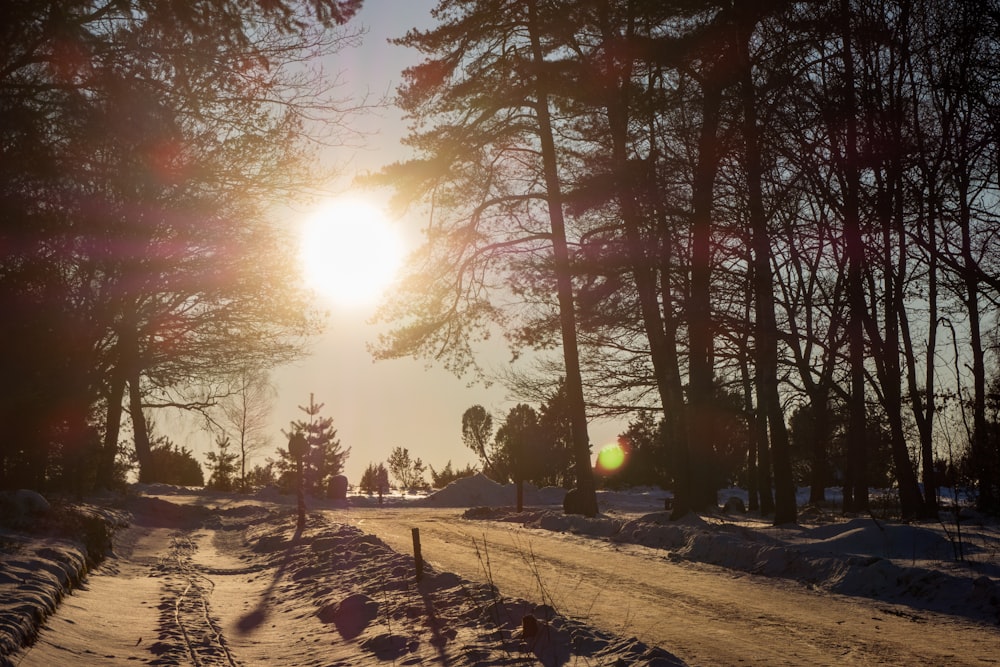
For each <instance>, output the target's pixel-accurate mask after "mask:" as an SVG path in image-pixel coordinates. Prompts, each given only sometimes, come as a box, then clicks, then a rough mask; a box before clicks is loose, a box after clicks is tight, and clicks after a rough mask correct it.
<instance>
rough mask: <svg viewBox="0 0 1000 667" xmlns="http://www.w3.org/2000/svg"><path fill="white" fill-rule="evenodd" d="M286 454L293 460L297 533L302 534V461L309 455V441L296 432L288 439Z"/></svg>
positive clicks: (304, 511) (304, 516)
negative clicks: (296, 501)
mask: <svg viewBox="0 0 1000 667" xmlns="http://www.w3.org/2000/svg"><path fill="white" fill-rule="evenodd" d="M288 453H289V454H290V455H291V456H292V458H294V459H295V473H296V474H295V486H296V487H297V495H298V505H299V520H298V523H297V528H298V532H299V533H302V531H303V530H305V527H306V493H305V479H303V474H302V473H303V470H302V469H303V465H302V460H303V459H304V458H305V456H306V454H308V453H309V441H308V440H306V438H305V436H304V435H302V433H300V432H298V431H296V432H295V433H292V434H291V435H290V436H289V437H288Z"/></svg>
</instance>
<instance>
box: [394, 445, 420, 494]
mask: <svg viewBox="0 0 1000 667" xmlns="http://www.w3.org/2000/svg"><path fill="white" fill-rule="evenodd" d="M387 463H388V469H389V473H390V474H391V475H392V476H393V477H395V478H396V483H397V484H398V485H399V488H400V489H401V490H403V491H421V490H423V489H425V488H426V487H427V482H426V481H425V480H424V472H426V470H427V467H426V466H425V465H424V463H423V461H421V460H420V459H419V458H416V459H411V458H410V450H409V449H407V448H405V447H395V448H393V450H392V452H391V453H390V454H389V460H388V461H387Z"/></svg>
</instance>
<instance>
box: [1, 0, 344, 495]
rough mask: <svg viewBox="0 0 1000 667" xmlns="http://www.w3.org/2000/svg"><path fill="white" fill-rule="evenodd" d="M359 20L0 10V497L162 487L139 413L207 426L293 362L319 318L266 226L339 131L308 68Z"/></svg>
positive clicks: (120, 5)
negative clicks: (187, 414) (232, 399)
mask: <svg viewBox="0 0 1000 667" xmlns="http://www.w3.org/2000/svg"><path fill="white" fill-rule="evenodd" d="M359 6H360V0H302V1H301V2H300V1H299V0H276V1H275V0H268V1H267V2H263V1H260V2H258V1H256V0H207V1H206V2H200V3H198V4H197V5H194V4H191V3H184V2H155V1H147V0H125V1H124V2H123V1H119V0H97V1H96V2H79V1H76V0H54V1H53V2H44V3H38V2H28V1H15V2H6V3H4V5H3V8H4V20H3V25H2V26H0V39H2V43H3V46H2V47H0V209H2V214H0V253H2V256H0V377H3V383H2V386H0V487H9V486H29V487H34V488H38V489H48V488H53V487H66V486H67V482H66V480H67V479H70V478H74V477H77V479H74V480H73V484H74V485H76V486H78V487H79V486H85V487H88V488H93V487H95V486H97V487H108V486H112V485H114V484H115V483H120V482H121V480H122V479H123V472H124V470H125V467H123V465H122V464H123V463H128V462H129V461H130V460H131V459H132V456H133V455H134V460H135V461H136V462H137V464H138V467H139V477H140V480H142V481H152V480H154V479H158V478H159V479H162V478H163V477H164V476H165V474H166V473H165V472H164V471H163V470H160V472H158V468H162V461H161V459H162V456H161V454H163V453H164V452H165V451H169V452H173V453H176V452H177V451H186V450H184V449H183V448H182V449H181V450H174V449H173V448H172V447H171V448H169V449H168V450H163V449H162V448H160V447H158V445H157V442H158V436H157V435H156V434H155V433H152V432H151V428H150V424H151V420H150V416H149V415H150V413H151V411H154V410H156V409H158V408H162V407H174V408H182V409H189V410H196V411H202V412H205V413H207V412H208V411H210V410H212V409H214V408H215V407H216V406H217V405H219V403H220V401H221V400H223V399H224V398H225V397H227V396H234V395H237V394H239V393H240V392H241V391H245V390H246V385H245V384H244V383H243V380H244V379H245V378H247V377H253V376H254V374H256V373H258V372H260V371H261V370H264V369H266V368H268V367H271V366H273V365H275V364H279V363H282V362H284V361H287V360H290V359H292V358H295V357H297V356H298V355H300V354H301V353H302V352H303V347H302V345H303V340H304V337H305V336H306V335H308V334H309V333H311V332H314V331H316V329H317V326H318V322H319V318H318V317H317V316H316V314H314V313H312V312H311V311H310V309H309V307H308V306H307V302H306V299H305V296H304V295H303V294H302V293H301V292H300V290H299V288H298V287H297V284H298V283H297V280H296V272H295V261H294V257H293V256H292V252H293V244H292V243H291V242H290V239H289V238H288V235H287V233H286V231H284V230H283V229H282V228H280V227H278V226H277V225H276V224H275V223H274V221H273V220H272V219H271V218H269V217H268V211H269V210H271V209H272V207H273V206H274V205H275V204H276V203H278V202H281V201H284V200H286V198H287V197H288V196H289V195H291V194H293V193H303V192H306V191H309V190H311V189H312V188H313V187H315V184H316V182H317V180H316V179H317V178H318V177H320V176H321V175H320V174H318V173H317V171H316V170H315V169H314V168H313V166H312V164H313V163H312V157H313V150H314V148H316V146H317V144H318V143H324V142H331V141H336V139H337V136H338V133H339V132H342V131H343V130H344V127H343V125H342V120H343V117H344V112H343V111H342V110H340V109H339V107H338V104H337V103H336V102H335V98H334V97H333V95H332V91H331V89H330V84H329V81H328V80H327V79H326V78H325V77H324V76H323V73H322V72H321V71H320V70H318V69H317V67H316V66H315V65H316V63H318V60H310V59H313V58H316V59H318V58H320V57H321V56H323V55H327V54H330V53H333V52H335V51H336V50H337V49H338V48H339V47H341V46H343V45H344V44H345V43H347V42H348V41H350V39H351V38H352V36H351V35H350V33H348V32H345V31H344V30H343V29H340V28H337V26H338V25H339V24H342V23H343V22H344V21H346V20H347V19H348V18H349V17H350V16H352V15H353V14H354V13H355V12H356V10H357V9H358V7H359ZM318 118H322V119H324V120H326V121H328V122H327V123H326V124H317V123H315V120H316V119H318ZM234 416H235V413H234ZM235 444H236V445H237V447H238V448H239V450H240V452H239V453H240V456H241V461H240V462H239V465H240V471H239V472H240V476H241V477H243V478H245V477H246V475H247V474H248V471H246V470H245V467H244V462H245V454H246V452H247V451H248V449H247V448H248V447H253V446H254V443H253V442H249V441H244V440H242V439H241V440H240V441H238V442H236V443H235ZM223 456H224V457H225V456H229V455H228V454H226V455H223ZM160 473H163V474H160ZM83 475H86V476H87V478H86V479H79V477H80V476H83Z"/></svg>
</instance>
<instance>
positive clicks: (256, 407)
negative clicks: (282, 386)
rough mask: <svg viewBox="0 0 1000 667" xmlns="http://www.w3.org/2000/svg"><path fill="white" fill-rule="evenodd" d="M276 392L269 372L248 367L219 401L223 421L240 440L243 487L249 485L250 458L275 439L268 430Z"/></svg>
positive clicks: (220, 423) (235, 438)
mask: <svg viewBox="0 0 1000 667" xmlns="http://www.w3.org/2000/svg"><path fill="white" fill-rule="evenodd" d="M276 395H277V391H276V389H275V387H274V385H273V384H271V381H270V379H269V378H268V375H267V374H266V373H264V372H261V371H253V370H247V371H244V372H242V373H240V374H239V375H238V376H237V377H236V378H234V379H233V380H232V382H231V384H230V393H229V394H228V395H226V396H224V397H223V398H222V399H220V401H219V412H220V413H221V414H220V419H219V425H220V427H221V428H222V430H223V432H224V433H225V434H226V435H227V436H229V437H230V438H231V439H232V440H233V441H235V443H236V447H237V452H238V456H239V469H240V488H241V489H242V490H246V488H247V486H246V476H247V464H248V462H249V461H250V459H251V458H252V456H253V455H254V454H255V453H256V452H259V451H260V450H262V449H264V448H265V447H267V446H269V445H270V443H271V438H270V436H269V434H268V431H269V428H270V417H271V410H272V408H273V401H274V398H275V397H276Z"/></svg>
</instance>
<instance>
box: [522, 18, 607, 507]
mask: <svg viewBox="0 0 1000 667" xmlns="http://www.w3.org/2000/svg"><path fill="white" fill-rule="evenodd" d="M528 26H529V32H530V39H531V51H532V54H531V55H532V59H533V61H534V65H535V66H536V67H539V68H540V67H541V65H542V64H543V62H544V54H543V52H542V47H541V42H540V39H539V35H538V8H537V3H536V0H530V1H529V2H528ZM534 85H535V90H536V95H537V100H536V102H535V113H536V115H537V121H538V136H539V141H540V144H541V152H542V168H543V171H544V178H545V187H546V193H547V197H546V199H547V204H548V209H549V221H550V224H551V228H552V254H553V260H554V264H555V274H556V290H557V294H558V302H559V327H560V331H561V334H562V347H563V362H564V364H565V366H566V368H565V370H566V396H567V399H568V401H569V404H570V411H571V423H572V432H573V453H574V457H575V461H576V488H577V489H578V491H579V501H580V506H579V508H580V512H581V513H582V514H584V515H585V516H596V515H597V511H598V508H597V488H596V485H595V483H594V471H593V467H592V466H591V462H590V437H589V435H588V434H587V407H586V402H585V400H584V395H583V377H582V374H581V372H580V350H579V345H578V342H577V332H576V308H575V304H574V298H573V275H572V267H571V265H570V258H569V246H568V244H567V240H566V222H565V218H564V216H563V204H562V187H561V183H560V179H559V169H558V163H557V157H556V148H555V141H554V138H553V135H552V121H551V117H550V115H549V97H548V91H547V89H546V86H545V85H544V83H543V81H542V79H541V78H540V77H538V76H536V77H535V79H534Z"/></svg>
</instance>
